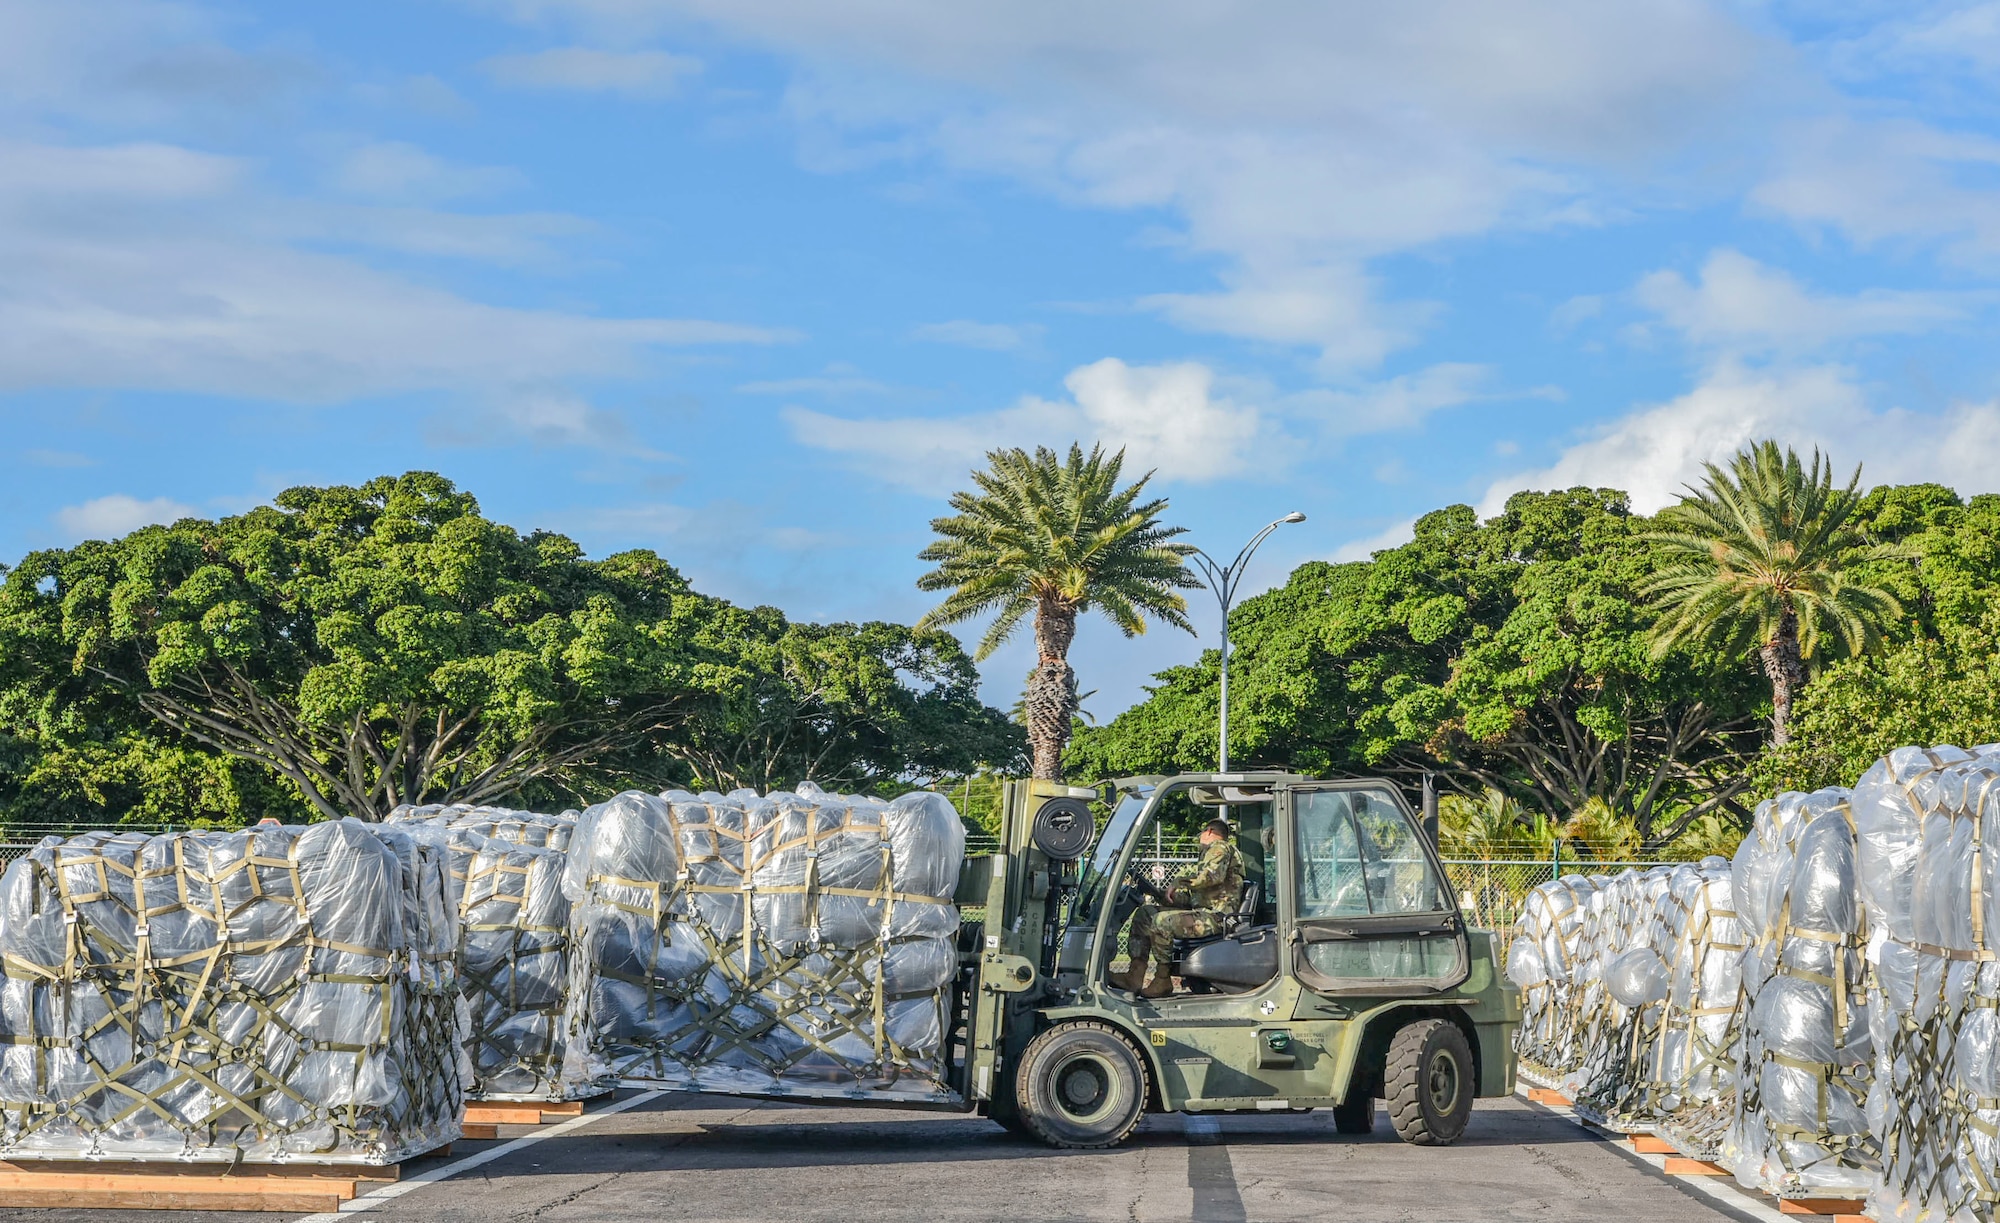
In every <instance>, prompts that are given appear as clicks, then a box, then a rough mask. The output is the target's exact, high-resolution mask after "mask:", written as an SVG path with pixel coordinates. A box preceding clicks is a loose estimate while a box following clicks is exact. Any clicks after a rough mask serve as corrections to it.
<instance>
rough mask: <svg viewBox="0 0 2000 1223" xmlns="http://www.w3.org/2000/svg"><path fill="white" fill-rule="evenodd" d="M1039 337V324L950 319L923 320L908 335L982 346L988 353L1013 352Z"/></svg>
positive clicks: (919, 338)
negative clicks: (940, 321) (944, 320)
mask: <svg viewBox="0 0 2000 1223" xmlns="http://www.w3.org/2000/svg"><path fill="white" fill-rule="evenodd" d="M1041 336H1042V327H1041V325H1040V324H1038V323H975V322H973V321H972V320H970V319H952V320H951V321H950V322H946V323H925V324H923V325H921V326H918V327H913V328H911V329H910V338H911V339H913V340H924V341H927V342H929V343H932V344H955V345H957V346H959V347H960V348H984V349H986V350H988V351H989V352H1016V351H1018V350H1020V349H1023V348H1026V347H1028V346H1029V345H1031V344H1033V343H1035V341H1037V340H1039V339H1040V338H1041Z"/></svg>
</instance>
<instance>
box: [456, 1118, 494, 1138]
mask: <svg viewBox="0 0 2000 1223" xmlns="http://www.w3.org/2000/svg"><path fill="white" fill-rule="evenodd" d="M458 1128H459V1130H460V1131H461V1132H462V1133H463V1134H464V1135H465V1140H466V1141H467V1142H490V1141H492V1140H493V1139H495V1138H498V1137H499V1136H500V1127H499V1126H498V1125H495V1124H494V1123H493V1122H491V1121H461V1122H460V1123H459V1126H458Z"/></svg>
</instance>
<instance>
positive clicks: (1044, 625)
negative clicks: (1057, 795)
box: [1023, 599, 1076, 781]
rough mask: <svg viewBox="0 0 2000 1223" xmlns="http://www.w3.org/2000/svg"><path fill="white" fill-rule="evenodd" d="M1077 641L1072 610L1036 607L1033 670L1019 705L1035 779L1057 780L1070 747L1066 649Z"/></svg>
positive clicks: (1071, 692)
mask: <svg viewBox="0 0 2000 1223" xmlns="http://www.w3.org/2000/svg"><path fill="white" fill-rule="evenodd" d="M1075 637H1076V609H1075V608H1073V607H1068V606H1065V605H1064V604H1062V603H1060V602H1057V601H1056V600H1054V599H1043V600H1041V602H1039V603H1037V604H1036V605H1035V654H1036V661H1035V670H1034V673H1033V674H1031V675H1029V676H1028V691H1027V693H1026V699H1025V701H1024V702H1023V704H1024V705H1025V711H1026V713H1027V715H1028V745H1029V747H1030V748H1031V749H1033V751H1034V755H1035V777H1036V778H1038V779H1039V780H1042V781H1061V780H1062V754H1063V748H1065V747H1067V746H1069V731H1070V724H1071V722H1072V721H1073V720H1074V719H1075V717H1076V672H1074V671H1072V670H1070V667H1069V643H1070V642H1071V641H1072V640H1074V639H1075Z"/></svg>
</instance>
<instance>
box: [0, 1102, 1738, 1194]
mask: <svg viewBox="0 0 2000 1223" xmlns="http://www.w3.org/2000/svg"><path fill="white" fill-rule="evenodd" d="M635 1094H636V1093H629V1092H628V1093H625V1095H624V1099H626V1100H628V1101H630V1100H631V1099H632V1098H633V1096H634V1095H635ZM537 1133H538V1130H537V1127H533V1126H505V1127H502V1131H501V1134H502V1137H501V1140H500V1142H497V1143H493V1142H485V1143H480V1142H472V1143H460V1144H458V1146H457V1148H456V1149H455V1150H454V1151H453V1153H452V1154H451V1155H450V1156H447V1157H444V1158H442V1159H433V1160H431V1161H427V1162H423V1163H418V1164H414V1165H409V1166H408V1168H407V1170H406V1171H407V1172H421V1171H423V1170H424V1169H426V1168H429V1169H441V1168H443V1167H445V1166H447V1165H449V1164H451V1163H453V1162H457V1161H462V1160H464V1159H466V1158H467V1157H468V1156H471V1155H477V1154H480V1153H482V1152H491V1151H494V1150H496V1149H497V1148H499V1147H501V1146H503V1145H504V1144H505V1143H507V1142H508V1141H510V1140H512V1139H515V1138H519V1137H521V1136H524V1135H535V1134H537ZM406 1183H407V1182H406ZM364 1204H368V1205H372V1207H373V1208H372V1209H371V1210H369V1211H367V1212H365V1213H356V1214H343V1215H341V1216H339V1217H340V1218H342V1219H351V1220H354V1223H365V1220H368V1219H379V1220H381V1221H382V1223H414V1221H415V1220H425V1221H431V1220H437V1221H441V1223H453V1221H460V1220H463V1221H468V1223H469V1221H473V1220H478V1221H480V1223H485V1221H487V1220H536V1221H540V1220H547V1221H549V1223H559V1221H562V1220H590V1221H591V1223H623V1221H625V1220H632V1221H635V1223H636V1221H638V1220H646V1221H648V1223H650V1221H652V1220H659V1219H689V1220H716V1221H718V1223H721V1221H725V1220H746V1221H750V1220H754V1221H756V1223H766V1221H767V1220H785V1221H786V1223H819V1221H825V1223H891V1221H898V1220H909V1221H910V1223H940V1221H957V1220H968V1221H969V1220H1003V1219H1004V1220H1009V1221H1017V1220H1044V1219H1046V1220H1080V1221H1081V1220H1090V1221H1096V1220H1106V1221H1116V1223H1148V1221H1150V1220H1187V1219H1195V1220H1201V1221H1203V1223H1231V1221H1236V1220H1242V1221H1246V1223H1247V1221H1251V1220H1272V1221H1281V1220H1292V1219H1298V1220H1312V1221H1313V1223H1325V1221H1326V1220H1340V1223H1367V1221H1371V1220H1384V1221H1387V1220H1422V1221H1425V1223H1453V1221H1457V1220H1465V1221H1467V1223H1472V1221H1477V1223H1490V1221H1492V1220H1507V1219H1535V1220H1547V1221H1549V1223H1567V1221H1569V1220H1575V1221H1577V1223H1652V1221H1655V1220H1658V1221H1662V1223H1664V1221H1666V1220H1674V1221H1675V1223H1683V1221H1687V1223H1705V1221H1708V1220H1720V1219H1749V1218H1752V1217H1753V1215H1752V1214H1751V1213H1749V1212H1747V1211H1746V1212H1744V1213H1738V1212H1736V1211H1734V1210H1731V1209H1727V1208H1719V1207H1717V1206H1716V1205H1714V1204H1712V1203H1711V1202H1710V1201H1709V1200H1708V1199H1706V1198H1703V1197H1701V1196H1698V1195H1696V1194H1695V1193H1693V1192H1692V1191H1691V1190H1689V1189H1687V1188H1684V1187H1683V1184H1682V1182H1678V1181H1675V1180H1670V1179H1668V1178H1666V1177H1664V1176H1662V1175H1660V1174H1659V1173H1657V1172H1655V1171H1653V1170H1652V1169H1651V1168H1649V1167H1647V1166H1646V1165H1645V1164H1644V1163H1643V1162H1641V1161H1640V1160H1639V1159H1638V1158H1637V1157H1635V1156H1632V1155H1630V1154H1629V1153H1627V1152H1625V1151H1623V1150H1622V1149H1621V1148H1620V1147H1619V1146H1618V1145H1617V1144H1615V1143H1611V1142H1607V1141H1605V1140H1603V1139H1601V1138H1599V1137H1596V1136H1594V1135H1592V1134H1591V1133H1590V1132H1588V1131H1586V1130H1584V1129H1582V1128H1580V1127H1578V1126H1577V1125H1575V1124H1574V1123H1572V1122H1570V1121H1567V1120H1565V1119H1563V1118H1561V1117H1558V1116H1556V1115H1555V1114H1552V1113H1549V1112H1547V1111H1545V1110H1543V1109H1540V1108H1537V1107H1535V1106H1532V1105H1529V1104H1526V1103H1524V1102H1522V1101H1520V1100H1512V1099H1509V1100H1481V1101H1480V1102H1479V1108H1478V1111H1477V1112H1476V1113H1475V1114H1474V1116H1473V1119H1472V1124H1471V1127H1470V1128H1469V1129H1468V1130H1467V1132H1466V1134H1465V1137H1464V1138H1463V1139H1461V1140H1460V1141H1459V1142H1458V1143H1457V1144H1456V1145H1454V1146H1450V1147H1443V1148H1435V1149H1433V1148H1423V1147H1412V1146H1406V1145H1404V1144H1403V1143H1401V1142H1399V1141H1397V1140H1396V1138H1395V1136H1394V1134H1393V1133H1392V1132H1391V1131H1390V1129H1389V1125H1388V1117H1387V1116H1386V1115H1385V1114H1382V1113H1380V1112H1378V1113H1377V1116H1376V1132H1375V1133H1373V1134H1371V1135H1367V1136H1363V1137H1346V1136H1342V1135H1338V1134H1335V1133H1334V1132H1333V1117H1332V1114H1330V1113H1328V1112H1326V1111H1323V1110H1322V1111H1320V1112H1316V1113H1311V1114H1266V1115H1260V1116H1239V1115H1231V1116H1198V1117H1191V1116H1182V1115H1165V1116H1156V1117H1149V1118H1147V1120H1146V1121H1145V1123H1144V1124H1143V1125H1142V1126H1141V1127H1140V1129H1139V1131H1138V1133H1137V1134H1135V1135H1134V1136H1133V1137H1132V1139H1131V1140H1130V1141H1129V1142H1127V1143H1126V1144H1125V1145H1123V1146H1120V1147H1118V1148H1115V1149H1113V1150H1109V1151H1051V1150H1048V1149H1047V1148H1044V1147H1042V1146H1041V1145H1039V1144H1036V1143H1031V1142H1026V1141H1023V1140H1021V1139H1018V1138H1015V1137H1013V1136H1012V1135H1009V1134H1007V1133H1006V1132H1004V1131H1003V1130H1001V1129H1000V1128H999V1127H998V1126H996V1125H994V1124H992V1123H991V1122H989V1121H983V1120H980V1119H978V1118H971V1117H963V1116H958V1115H954V1114H941V1113H921V1112H901V1111H894V1112H891V1111H877V1110H864V1109H854V1108H812V1107H797V1106H792V1105H783V1104H770V1103H763V1102H758V1101H751V1100H740V1099H733V1098H730V1097H720V1096H709V1097H701V1096H690V1095H683V1094H663V1095H658V1096H652V1097H648V1098H645V1099H643V1100H640V1101H639V1102H638V1103H636V1104H634V1105H632V1106H630V1107H628V1108H627V1109H626V1110H625V1111H622V1112H619V1113H616V1114H615V1115H610V1116H603V1117H599V1118H597V1119H595V1120H593V1121H592V1122H590V1123H589V1124H588V1125H585V1126H582V1127H579V1128H577V1129H575V1130H573V1131H572V1132H568V1133H563V1134H559V1135H555V1136H549V1137H544V1138H542V1139H541V1140H540V1141H537V1142H534V1143H532V1144H528V1145H524V1146H521V1147H518V1148H515V1149H512V1150H508V1151H506V1152H505V1153H504V1154H501V1155H500V1156H499V1157H498V1158H494V1159H492V1160H490V1161H489V1162H487V1163H485V1164H483V1165H481V1166H478V1167H476V1168H471V1169H468V1170H464V1171H461V1172H459V1173H457V1174H456V1175H453V1176H451V1177H450V1178H449V1179H443V1180H438V1181H435V1182H433V1183H429V1184H423V1185H420V1186H418V1187H416V1188H414V1189H411V1190H410V1191H408V1192H405V1193H403V1194H402V1195H401V1196H399V1197H396V1198H393V1199H389V1200H385V1201H381V1202H379V1203H361V1202H357V1203H354V1204H353V1205H364ZM281 1218H287V1219H295V1218H297V1216H280V1215H269V1214H262V1215H259V1214H225V1213H207V1214H197V1213H189V1212H164V1211H162V1212H148V1211H119V1212H115V1213H113V1212H104V1213H100V1212H92V1211H82V1210H8V1209H4V1208H0V1220H5V1221H6V1223H15V1221H17V1220H18V1221H20V1223H77V1221H80V1220H85V1219H89V1220H93V1221H97V1223H194V1221H195V1220H207V1221H210V1223H221V1221H224V1220H243V1221H245V1223H251V1221H257V1223H274V1221H275V1220H278V1219H281ZM313 1223H324V1220H323V1219H321V1218H319V1217H313Z"/></svg>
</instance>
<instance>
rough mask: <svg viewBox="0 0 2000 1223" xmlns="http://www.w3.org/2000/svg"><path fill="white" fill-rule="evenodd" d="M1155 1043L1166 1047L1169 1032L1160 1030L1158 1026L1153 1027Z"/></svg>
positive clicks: (1160, 1046) (1159, 1046)
mask: <svg viewBox="0 0 2000 1223" xmlns="http://www.w3.org/2000/svg"><path fill="white" fill-rule="evenodd" d="M1153 1044H1154V1045H1155V1046H1157V1047H1158V1048H1161V1049H1164V1048H1166V1047H1167V1034H1166V1033H1165V1032H1162V1031H1160V1030H1159V1029H1158V1028H1155V1029H1153Z"/></svg>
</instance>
